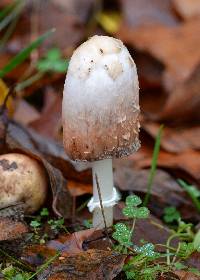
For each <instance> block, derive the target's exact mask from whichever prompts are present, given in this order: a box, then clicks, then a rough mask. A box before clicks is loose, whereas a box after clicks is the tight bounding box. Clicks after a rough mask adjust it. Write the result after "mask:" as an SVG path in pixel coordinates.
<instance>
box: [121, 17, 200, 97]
mask: <svg viewBox="0 0 200 280" xmlns="http://www.w3.org/2000/svg"><path fill="white" fill-rule="evenodd" d="M199 33H200V19H196V20H193V21H188V22H186V23H184V24H182V25H181V26H178V27H174V28H170V27H167V26H161V25H146V26H141V27H138V28H130V26H127V25H122V26H121V30H119V32H118V37H119V38H120V39H122V41H124V42H125V43H127V44H131V45H132V46H133V48H136V49H137V50H138V51H140V52H146V53H148V54H150V55H152V56H153V57H155V58H156V59H157V60H159V61H160V62H161V63H163V64H164V65H165V67H166V70H165V72H164V76H163V83H164V86H165V88H166V89H167V90H168V91H169V92H170V91H171V90H172V89H174V87H175V86H177V84H178V83H181V82H183V81H185V80H186V79H187V78H188V77H189V76H190V75H191V73H192V72H193V71H194V69H195V68H196V67H197V65H198V63H199V61H200V48H199V45H200V36H197V34H199Z"/></svg>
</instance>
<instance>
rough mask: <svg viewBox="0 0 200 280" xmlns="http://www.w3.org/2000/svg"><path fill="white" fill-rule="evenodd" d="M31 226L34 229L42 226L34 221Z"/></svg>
mask: <svg viewBox="0 0 200 280" xmlns="http://www.w3.org/2000/svg"><path fill="white" fill-rule="evenodd" d="M30 226H31V227H33V228H38V227H40V226H41V223H40V222H38V221H36V220H34V221H31V223H30Z"/></svg>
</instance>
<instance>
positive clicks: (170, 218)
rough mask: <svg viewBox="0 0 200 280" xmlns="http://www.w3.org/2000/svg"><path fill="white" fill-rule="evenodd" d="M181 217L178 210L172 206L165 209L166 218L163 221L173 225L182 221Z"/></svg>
mask: <svg viewBox="0 0 200 280" xmlns="http://www.w3.org/2000/svg"><path fill="white" fill-rule="evenodd" d="M180 218H181V216H180V213H179V211H177V210H176V208H175V207H173V206H170V207H165V208H164V216H163V219H164V221H165V222H166V223H169V224H170V223H173V222H177V223H178V221H179V220H180Z"/></svg>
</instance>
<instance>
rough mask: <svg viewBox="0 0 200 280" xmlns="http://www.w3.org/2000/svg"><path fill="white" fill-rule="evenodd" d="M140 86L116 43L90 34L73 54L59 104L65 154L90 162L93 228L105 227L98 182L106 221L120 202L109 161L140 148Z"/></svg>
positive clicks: (125, 53)
mask: <svg viewBox="0 0 200 280" xmlns="http://www.w3.org/2000/svg"><path fill="white" fill-rule="evenodd" d="M139 112H140V108H139V83H138V76H137V69H136V65H135V63H134V61H133V59H132V57H131V55H130V53H129V52H128V50H127V48H126V47H125V46H124V45H123V43H122V42H121V41H120V40H117V39H115V38H112V37H108V36H93V37H92V38H90V39H89V40H88V41H86V42H84V43H83V44H82V45H80V46H79V47H78V48H77V49H76V50H75V51H74V53H73V55H72V58H71V60H70V63H69V68H68V72H67V76H66V80H65V87H64V93H63V104H62V118H63V142H64V148H65V151H66V153H67V155H68V156H69V157H70V158H71V159H72V160H76V161H90V162H91V163H92V170H93V198H92V200H91V201H90V202H89V205H88V206H89V209H90V210H91V211H94V214H93V226H94V227H98V228H101V227H103V226H104V223H103V217H102V211H101V209H100V203H99V195H98V189H97V180H96V178H97V179H98V182H99V187H100V190H101V198H102V204H103V206H104V212H105V216H106V217H105V218H106V223H107V225H108V226H110V225H112V223H113V210H112V207H113V205H114V204H115V203H116V201H117V200H118V199H119V196H118V195H117V192H116V190H115V188H114V187H113V171H112V158H115V157H116V158H119V157H123V156H127V155H129V154H131V153H133V152H135V151H137V150H138V148H139V147H140V142H139V139H138V135H139Z"/></svg>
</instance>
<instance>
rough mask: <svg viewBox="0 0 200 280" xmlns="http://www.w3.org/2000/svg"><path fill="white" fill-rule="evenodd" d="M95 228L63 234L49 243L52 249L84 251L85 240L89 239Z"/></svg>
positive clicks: (71, 251) (48, 245)
mask: <svg viewBox="0 0 200 280" xmlns="http://www.w3.org/2000/svg"><path fill="white" fill-rule="evenodd" d="M94 231H95V229H94V228H92V229H87V230H81V231H77V232H74V233H72V234H68V235H62V236H60V237H59V239H57V240H51V241H49V242H48V243H47V247H48V248H50V249H54V250H58V251H61V252H66V253H68V254H76V253H80V252H82V251H83V242H84V241H85V240H86V239H89V238H90V237H91V236H92V234H93V233H94Z"/></svg>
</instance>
